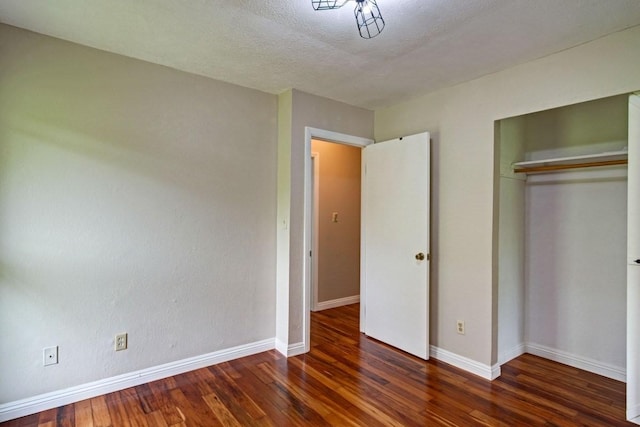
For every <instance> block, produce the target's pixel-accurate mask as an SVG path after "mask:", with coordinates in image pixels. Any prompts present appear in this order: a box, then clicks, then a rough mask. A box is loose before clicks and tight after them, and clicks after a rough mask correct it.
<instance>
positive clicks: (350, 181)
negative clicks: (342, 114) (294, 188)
mask: <svg viewBox="0 0 640 427" xmlns="http://www.w3.org/2000/svg"><path fill="white" fill-rule="evenodd" d="M311 152H312V156H311V157H312V160H313V161H312V169H313V173H312V180H313V185H312V189H313V198H312V203H313V229H312V236H311V245H312V252H311V253H312V255H311V270H312V280H311V288H312V292H311V310H312V311H321V310H326V309H329V308H335V307H340V306H343V305H349V304H355V303H358V302H359V301H360V229H361V225H360V213H361V188H360V187H361V161H362V160H361V158H362V148H361V147H354V146H350V145H345V144H339V143H335V142H328V141H323V140H319V139H313V140H312V141H311Z"/></svg>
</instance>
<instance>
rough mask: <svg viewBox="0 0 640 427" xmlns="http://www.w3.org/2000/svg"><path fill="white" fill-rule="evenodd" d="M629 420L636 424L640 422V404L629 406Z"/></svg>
mask: <svg viewBox="0 0 640 427" xmlns="http://www.w3.org/2000/svg"><path fill="white" fill-rule="evenodd" d="M627 421H629V422H632V423H634V424H640V405H636V406H634V407H632V408H627Z"/></svg>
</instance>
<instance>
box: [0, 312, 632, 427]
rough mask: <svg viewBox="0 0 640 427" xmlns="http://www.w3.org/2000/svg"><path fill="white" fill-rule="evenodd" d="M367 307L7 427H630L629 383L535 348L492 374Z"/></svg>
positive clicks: (324, 316) (319, 316)
mask: <svg viewBox="0 0 640 427" xmlns="http://www.w3.org/2000/svg"><path fill="white" fill-rule="evenodd" d="M358 310H359V308H358V305H352V306H347V307H340V308H336V309H331V310H326V311H322V312H319V313H313V315H312V350H311V352H310V353H308V354H306V355H303V356H298V357H293V358H289V359H286V358H284V357H282V356H280V355H279V354H278V353H277V352H275V351H269V352H266V353H261V354H258V355H255V356H250V357H245V358H243V359H238V360H234V361H231V362H227V363H222V364H219V365H215V366H211V367H209V368H204V369H199V370H197V371H193V372H189V373H186V374H183V375H177V376H174V377H171V378H167V379H164V380H160V381H155V382H152V383H149V384H144V385H141V386H138V387H133V388H130V389H127V390H123V391H120V392H116V393H110V394H108V395H105V396H100V397H96V398H93V399H89V400H85V401H82V402H78V403H75V404H71V405H67V406H63V407H60V408H57V409H52V410H49V411H45V412H42V413H39V414H35V415H31V416H28V417H24V418H20V419H17V420H13V421H9V422H7V423H3V424H2V427H15V426H94V427H98V426H218V425H222V426H253V425H256V426H288V425H291V426H309V425H318V426H327V425H332V426H426V425H429V426H431V425H433V426H438V425H441V426H474V425H491V426H616V425H633V424H630V423H626V422H625V421H624V414H625V385H624V384H623V383H621V382H618V381H614V380H610V379H607V378H604V377H601V376H598V375H594V374H591V373H588V372H584V371H580V370H578V369H574V368H571V367H568V366H565V365H561V364H558V363H554V362H551V361H548V360H545V359H541V358H538V357H535V356H531V355H523V356H521V357H519V358H517V359H515V360H513V361H511V362H509V363H507V364H506V365H504V366H503V367H502V376H501V377H500V378H499V379H497V380H495V381H493V382H489V381H486V380H483V379H481V378H478V377H476V376H474V375H471V374H468V373H465V372H464V371H461V370H459V369H456V368H453V367H451V366H449V365H447V364H445V363H442V362H438V361H436V360H433V359H432V360H429V361H428V362H425V361H422V360H419V359H417V358H415V357H412V356H409V355H407V354H405V353H402V352H398V351H396V350H394V349H391V348H389V347H387V346H385V345H384V344H381V343H379V342H377V341H375V340H371V339H368V338H366V337H364V336H363V335H361V334H359V333H358V323H357V322H358Z"/></svg>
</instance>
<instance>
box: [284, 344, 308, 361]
mask: <svg viewBox="0 0 640 427" xmlns="http://www.w3.org/2000/svg"><path fill="white" fill-rule="evenodd" d="M306 352H307V349H306V348H305V345H304V343H303V342H298V343H295V344H289V347H288V348H287V357H293V356H299V355H301V354H305V353H306Z"/></svg>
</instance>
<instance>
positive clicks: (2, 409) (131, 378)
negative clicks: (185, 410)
mask: <svg viewBox="0 0 640 427" xmlns="http://www.w3.org/2000/svg"><path fill="white" fill-rule="evenodd" d="M274 346H275V340H274V339H273V338H270V339H266V340H262V341H256V342H253V343H249V344H244V345H240V346H237V347H232V348H228V349H225V350H219V351H214V352H213V353H208V354H203V355H201V356H195V357H190V358H187V359H182V360H178V361H175V362H170V363H165V364H164V365H159V366H154V367H151V368H147V369H141V370H139V371H135V372H129V373H127V374H123V375H118V376H115V377H111V378H105V379H103V380H98V381H94V382H91V383H87V384H82V385H79V386H75V387H71V388H67V389H64V390H59V391H54V392H51V393H45V394H40V395H38V396H33V397H28V398H26V399H21V400H17V401H14V402H8V403H3V404H1V405H0V422H3V421H8V420H12V419H15V418H19V417H24V416H25V415H30V414H35V413H37V412H41V411H46V410H47V409H52V408H57V407H59V406H63V405H68V404H70V403H74V402H79V401H81V400H85V399H90V398H92V397H96V396H100V395H103V394H107V393H112V392H114V391H118V390H124V389H126V388H129V387H134V386H137V385H140V384H144V383H148V382H151V381H155V380H159V379H162V378H167V377H170V376H173V375H178V374H182V373H185V372H189V371H193V370H195V369H200V368H204V367H206V366H211V365H215V364H218V363H222V362H227V361H229V360H233V359H238V358H241V357H245V356H251V355H253V354H257V353H262V352H263V351H268V350H272V349H273V348H274Z"/></svg>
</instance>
